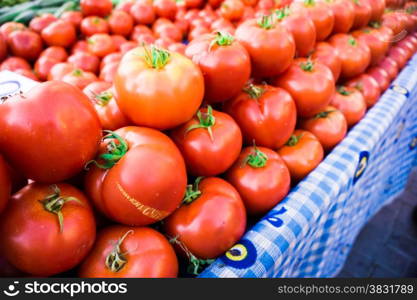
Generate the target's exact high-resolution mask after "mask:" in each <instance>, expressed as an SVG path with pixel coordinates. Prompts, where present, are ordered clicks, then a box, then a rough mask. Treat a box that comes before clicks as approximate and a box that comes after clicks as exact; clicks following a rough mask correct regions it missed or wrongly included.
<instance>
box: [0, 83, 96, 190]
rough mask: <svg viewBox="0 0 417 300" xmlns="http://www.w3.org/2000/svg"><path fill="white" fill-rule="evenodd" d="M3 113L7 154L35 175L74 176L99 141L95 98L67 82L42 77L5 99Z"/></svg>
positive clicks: (1, 141)
mask: <svg viewBox="0 0 417 300" xmlns="http://www.w3.org/2000/svg"><path fill="white" fill-rule="evenodd" d="M0 116H1V118H0V127H1V128H2V134H1V135H0V148H1V149H2V153H3V155H4V156H5V158H6V159H7V161H8V162H10V164H11V165H12V166H13V167H15V168H17V169H18V170H19V171H20V172H21V173H23V174H24V175H25V176H26V178H30V179H33V180H35V181H39V182H48V183H49V182H59V181H62V180H65V179H68V178H70V177H72V176H74V175H75V174H77V173H78V172H80V171H81V170H82V169H83V167H84V165H85V164H86V162H88V161H89V160H91V159H92V158H93V157H94V155H95V153H96V151H97V148H98V145H99V143H100V138H101V127H100V121H99V119H98V117H97V114H96V112H95V111H94V108H93V106H92V104H91V103H90V101H89V100H88V98H87V96H85V95H84V94H83V93H82V92H81V91H80V90H78V89H77V88H75V87H73V86H71V85H69V84H66V83H64V82H59V81H49V82H45V83H41V84H39V85H37V86H35V87H34V88H32V89H31V90H29V91H28V92H27V93H23V94H19V95H15V96H12V97H11V98H9V99H7V100H6V101H5V102H3V103H2V104H1V105H0ZM22 122H24V124H25V126H22ZM40 141H42V142H40Z"/></svg>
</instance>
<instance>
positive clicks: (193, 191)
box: [182, 176, 204, 204]
mask: <svg viewBox="0 0 417 300" xmlns="http://www.w3.org/2000/svg"><path fill="white" fill-rule="evenodd" d="M203 178H204V177H202V176H200V177H197V179H196V180H195V181H194V184H189V185H187V189H186V191H185V196H184V199H183V200H182V203H183V204H191V203H192V202H194V201H195V200H197V199H198V197H200V196H201V191H200V190H199V188H198V186H199V184H200V181H201V180H202V179H203Z"/></svg>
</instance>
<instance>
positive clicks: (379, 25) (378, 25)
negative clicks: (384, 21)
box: [369, 21, 381, 29]
mask: <svg viewBox="0 0 417 300" xmlns="http://www.w3.org/2000/svg"><path fill="white" fill-rule="evenodd" d="M369 27H372V28H375V29H378V28H381V22H379V21H372V22H370V23H369Z"/></svg>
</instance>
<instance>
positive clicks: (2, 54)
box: [0, 35, 7, 62]
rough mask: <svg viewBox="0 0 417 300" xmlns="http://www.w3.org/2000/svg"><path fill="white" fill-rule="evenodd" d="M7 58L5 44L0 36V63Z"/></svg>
mask: <svg viewBox="0 0 417 300" xmlns="http://www.w3.org/2000/svg"><path fill="white" fill-rule="evenodd" d="M6 57H7V44H6V41H5V40H4V39H3V36H2V35H0V62H2V61H3V60H4V59H5V58H6Z"/></svg>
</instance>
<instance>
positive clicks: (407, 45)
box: [396, 39, 415, 60]
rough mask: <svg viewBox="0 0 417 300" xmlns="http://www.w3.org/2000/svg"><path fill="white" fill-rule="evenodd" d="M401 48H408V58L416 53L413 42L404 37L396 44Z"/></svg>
mask: <svg viewBox="0 0 417 300" xmlns="http://www.w3.org/2000/svg"><path fill="white" fill-rule="evenodd" d="M396 46H397V47H399V48H402V49H404V50H406V51H407V52H408V54H407V60H408V59H409V58H410V57H411V56H412V55H413V54H414V52H415V48H414V45H413V43H412V42H410V41H408V40H406V39H402V40H401V41H399V42H398V43H397V45H396Z"/></svg>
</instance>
